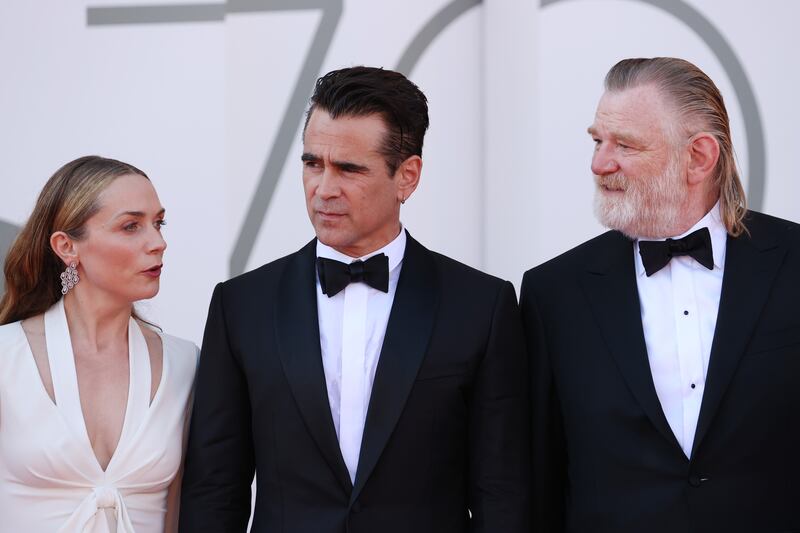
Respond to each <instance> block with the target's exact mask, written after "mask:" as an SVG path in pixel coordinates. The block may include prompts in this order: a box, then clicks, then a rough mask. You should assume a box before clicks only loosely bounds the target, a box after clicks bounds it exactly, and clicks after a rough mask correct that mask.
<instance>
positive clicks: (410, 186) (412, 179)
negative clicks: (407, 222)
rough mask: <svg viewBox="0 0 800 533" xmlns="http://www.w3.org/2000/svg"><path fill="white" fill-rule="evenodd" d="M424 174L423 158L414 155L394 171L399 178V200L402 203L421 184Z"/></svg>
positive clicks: (395, 176) (397, 178)
mask: <svg viewBox="0 0 800 533" xmlns="http://www.w3.org/2000/svg"><path fill="white" fill-rule="evenodd" d="M421 175H422V158H421V157H420V156H418V155H412V156H411V157H409V158H407V159H406V160H405V161H403V162H402V163H400V166H399V167H397V171H396V172H395V173H394V179H395V180H397V200H398V201H399V202H400V203H401V204H402V203H405V201H406V200H408V199H409V197H410V196H411V195H412V194H413V193H414V191H415V190H416V189H417V185H419V178H420V176H421Z"/></svg>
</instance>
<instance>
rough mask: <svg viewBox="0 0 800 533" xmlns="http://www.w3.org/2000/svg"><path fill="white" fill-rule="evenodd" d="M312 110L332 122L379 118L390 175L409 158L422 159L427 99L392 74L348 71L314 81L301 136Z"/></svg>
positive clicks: (368, 69) (372, 69) (376, 70)
mask: <svg viewBox="0 0 800 533" xmlns="http://www.w3.org/2000/svg"><path fill="white" fill-rule="evenodd" d="M315 109H322V110H324V111H326V112H327V113H328V114H329V115H330V116H331V117H332V118H333V119H336V118H338V117H363V116H368V115H373V114H378V115H380V116H381V117H382V118H383V121H384V123H385V124H386V129H387V133H386V136H385V138H384V139H383V141H382V143H381V148H380V152H381V154H382V155H383V157H384V159H385V160H386V167H387V169H388V170H389V174H390V175H392V176H393V175H394V173H395V172H396V171H397V168H398V167H399V166H400V163H402V162H403V161H405V160H406V159H408V158H409V157H411V156H412V155H418V156H422V142H423V140H424V138H425V131H426V130H427V129H428V124H429V121H428V99H427V98H425V95H424V94H423V93H422V91H421V90H420V89H419V87H417V86H416V85H415V84H414V83H412V82H411V81H410V80H409V79H408V78H406V77H405V76H403V75H402V74H400V73H399V72H395V71H393V70H384V69H382V68H375V67H363V66H361V67H348V68H343V69H339V70H334V71H331V72H328V73H327V74H325V75H324V76H322V77H321V78H319V79H318V80H317V84H316V86H315V87H314V94H313V95H312V96H311V105H310V106H309V108H308V113H307V114H306V123H305V125H304V126H303V134H304V135H305V128H306V127H307V126H308V120H309V119H310V118H311V114H312V113H313V112H314V110H315Z"/></svg>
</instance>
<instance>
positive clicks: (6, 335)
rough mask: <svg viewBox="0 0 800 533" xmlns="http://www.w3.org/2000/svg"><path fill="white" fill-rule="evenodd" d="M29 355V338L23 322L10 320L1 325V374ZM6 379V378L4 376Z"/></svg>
mask: <svg viewBox="0 0 800 533" xmlns="http://www.w3.org/2000/svg"><path fill="white" fill-rule="evenodd" d="M26 355H28V339H27V337H26V336H25V331H24V330H23V329H22V324H21V322H10V323H8V324H3V325H2V326H0V371H2V372H0V375H5V370H8V369H9V368H11V367H10V366H9V365H12V366H13V365H14V364H15V361H20V358H21V357H23V356H26ZM3 379H5V378H3Z"/></svg>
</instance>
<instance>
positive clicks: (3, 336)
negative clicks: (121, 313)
mask: <svg viewBox="0 0 800 533" xmlns="http://www.w3.org/2000/svg"><path fill="white" fill-rule="evenodd" d="M44 323H45V338H46V342H47V356H48V360H49V362H50V373H51V376H52V380H53V389H54V393H55V403H54V402H53V400H51V398H50V396H49V395H48V394H47V391H46V390H45V388H44V385H43V384H42V380H41V377H40V375H39V371H38V369H37V367H36V362H35V360H34V358H33V354H32V352H31V349H30V345H29V344H28V340H27V337H26V335H25V332H24V330H23V329H22V326H21V324H20V323H19V322H14V323H12V324H6V325H4V326H0V531H9V532H14V533H17V532H25V533H39V532H41V533H53V532H63V533H112V532H116V533H133V532H139V533H141V532H145V533H150V532H155V533H158V532H162V531H163V530H164V517H165V513H166V508H167V489H168V487H169V485H170V482H171V481H172V480H173V479H174V478H175V475H176V474H177V472H178V468H179V467H180V463H181V452H182V443H183V432H184V423H185V420H186V416H187V411H188V409H189V401H190V397H191V391H192V385H193V381H194V373H195V370H196V368H197V358H198V355H199V351H198V349H197V346H195V345H194V344H193V343H191V342H189V341H185V340H182V339H178V338H176V337H172V336H170V335H164V334H162V335H161V340H162V343H163V353H164V356H163V361H164V363H163V368H162V374H161V382H160V383H159V386H158V389H157V392H156V395H155V397H154V398H153V401H152V402H151V401H150V394H151V370H150V357H149V353H148V350H147V343H146V341H145V338H144V335H143V333H142V331H141V329H140V326H139V324H138V323H136V321H134V320H133V319H131V320H130V323H129V325H128V354H129V356H128V359H129V364H130V383H129V389H128V403H127V407H126V410H125V418H124V422H123V427H122V433H121V435H120V439H119V444H118V445H117V448H116V450H115V451H114V455H113V456H112V457H111V461H110V462H109V464H108V467H107V468H106V470H105V471H104V470H103V469H102V468H101V466H100V463H99V462H98V461H97V458H96V456H95V454H94V451H93V450H92V446H91V443H90V441H89V436H88V433H87V431H86V424H85V422H84V418H83V411H82V409H81V403H80V397H79V394H78V379H77V373H76V371H75V357H74V355H73V353H72V343H71V341H70V336H69V328H68V326H67V318H66V314H65V312H64V304H63V300H60V301H59V302H57V303H56V304H55V305H53V307H51V308H50V310H48V311H47V312H46V313H45V316H44Z"/></svg>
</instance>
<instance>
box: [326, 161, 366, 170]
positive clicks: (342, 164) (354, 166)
mask: <svg viewBox="0 0 800 533" xmlns="http://www.w3.org/2000/svg"><path fill="white" fill-rule="evenodd" d="M332 163H333V164H334V165H335V166H336V167H337V168H339V170H344V171H345V172H367V171H369V167H366V166H364V165H359V164H358V163H353V162H352V161H332Z"/></svg>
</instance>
